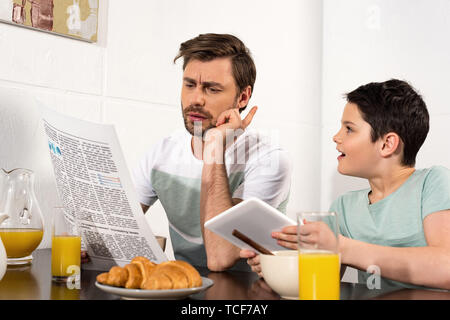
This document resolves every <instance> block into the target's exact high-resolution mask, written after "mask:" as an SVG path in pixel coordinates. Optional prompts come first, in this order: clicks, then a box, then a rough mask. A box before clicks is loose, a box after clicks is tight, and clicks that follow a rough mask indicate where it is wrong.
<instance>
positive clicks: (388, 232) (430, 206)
mask: <svg viewBox="0 0 450 320" xmlns="http://www.w3.org/2000/svg"><path fill="white" fill-rule="evenodd" d="M369 192H370V189H364V190H359V191H352V192H349V193H346V194H345V195H343V196H340V197H339V198H337V199H336V200H335V201H334V202H333V204H332V205H331V208H330V211H336V212H337V213H338V221H339V229H340V232H341V234H342V235H343V236H345V237H348V238H351V239H356V240H360V241H364V242H367V243H372V244H377V245H382V246H390V247H424V246H427V241H426V238H425V233H424V230H423V220H424V219H425V217H426V216H427V215H429V214H431V213H434V212H438V211H442V210H447V209H450V170H449V169H447V168H445V167H442V166H433V167H431V168H428V169H420V170H416V171H415V172H414V173H413V174H412V175H411V176H410V177H409V178H408V179H407V180H406V181H405V182H404V183H403V185H401V186H400V187H399V188H398V189H397V190H396V191H395V192H393V193H391V194H390V195H389V196H387V197H386V198H384V199H382V200H380V201H378V202H376V203H374V204H370V202H369V197H368V195H369ZM382 275H383V271H382V270H381V276H382ZM366 277H367V273H365V272H358V278H359V279H358V280H359V282H363V283H365V279H366ZM407 286H409V285H407Z"/></svg>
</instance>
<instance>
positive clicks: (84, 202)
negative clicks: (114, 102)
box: [42, 108, 167, 270]
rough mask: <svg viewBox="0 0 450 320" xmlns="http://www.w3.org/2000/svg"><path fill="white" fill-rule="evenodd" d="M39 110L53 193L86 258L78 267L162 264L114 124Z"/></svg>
mask: <svg viewBox="0 0 450 320" xmlns="http://www.w3.org/2000/svg"><path fill="white" fill-rule="evenodd" d="M43 109H44V111H43V117H42V121H43V126H44V129H45V134H46V136H47V138H48V147H49V150H50V158H51V161H52V164H53V169H54V173H55V179H56V186H57V190H58V195H59V198H60V200H61V202H62V205H63V206H64V208H65V211H66V215H67V218H68V219H67V220H68V221H69V222H72V223H77V225H78V228H79V229H80V231H81V237H82V242H83V247H84V249H85V250H87V251H88V254H89V258H90V262H89V263H86V264H83V265H82V268H83V269H94V270H108V269H109V268H110V267H112V266H113V265H119V266H124V265H125V264H127V263H129V262H130V260H131V259H132V258H133V257H135V256H144V257H147V258H148V259H150V260H151V261H153V262H155V263H160V262H163V261H166V260H167V257H166V255H165V254H164V252H163V251H162V249H161V247H160V246H159V245H158V242H157V240H156V238H155V236H154V234H153V232H152V230H151V228H150V226H149V225H148V223H147V220H146V219H145V216H144V213H143V211H142V208H141V206H140V204H139V202H138V200H137V199H138V198H137V196H136V193H135V189H134V185H133V183H132V180H131V177H130V174H129V171H128V168H127V166H126V163H125V159H124V157H123V154H122V150H121V148H120V145H119V140H118V138H117V134H116V131H115V129H114V126H113V125H106V124H96V123H91V122H87V121H83V120H79V119H75V118H72V117H68V116H66V115H62V114H59V113H57V112H55V111H52V110H49V109H47V108H43Z"/></svg>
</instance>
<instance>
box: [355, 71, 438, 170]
mask: <svg viewBox="0 0 450 320" xmlns="http://www.w3.org/2000/svg"><path fill="white" fill-rule="evenodd" d="M346 97H347V101H348V102H350V103H354V104H356V105H357V106H358V109H359V111H360V112H361V114H362V117H363V119H364V120H365V121H366V122H368V123H369V124H370V126H371V127H372V132H371V136H372V142H375V141H376V140H378V139H379V138H381V137H382V136H383V135H385V134H386V133H389V132H395V133H396V134H398V135H399V137H400V138H401V140H402V141H403V144H404V149H403V158H402V165H404V166H409V167H414V165H415V163H416V155H417V153H418V152H419V149H420V147H421V146H422V144H423V143H424V141H425V139H426V137H427V134H428V130H429V128H430V125H429V121H430V117H429V114H428V110H427V106H426V105H425V102H424V101H423V99H422V97H421V96H420V94H419V93H417V92H416V90H415V89H414V88H413V87H412V86H411V85H410V84H408V83H407V82H405V81H401V80H397V79H391V80H388V81H385V82H372V83H368V84H366V85H362V86H360V87H359V88H357V89H356V90H354V91H352V92H350V93H347V94H346Z"/></svg>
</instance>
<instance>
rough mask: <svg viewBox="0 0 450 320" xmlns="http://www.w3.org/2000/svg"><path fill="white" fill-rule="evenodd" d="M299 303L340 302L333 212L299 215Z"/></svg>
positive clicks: (338, 258) (334, 216) (336, 241)
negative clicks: (301, 301)
mask: <svg viewBox="0 0 450 320" xmlns="http://www.w3.org/2000/svg"><path fill="white" fill-rule="evenodd" d="M297 223H298V229H297V230H298V232H297V233H298V281H299V287H298V288H299V299H300V300H339V297H340V290H339V288H340V257H339V243H338V240H339V229H338V222H337V215H336V213H335V212H299V213H297Z"/></svg>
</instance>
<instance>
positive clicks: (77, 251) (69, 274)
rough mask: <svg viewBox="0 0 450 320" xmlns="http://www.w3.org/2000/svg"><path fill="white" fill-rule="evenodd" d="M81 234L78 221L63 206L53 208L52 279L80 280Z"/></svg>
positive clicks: (59, 280) (60, 280)
mask: <svg viewBox="0 0 450 320" xmlns="http://www.w3.org/2000/svg"><path fill="white" fill-rule="evenodd" d="M80 260H81V235H80V230H79V228H78V225H77V222H76V221H75V220H74V219H73V218H72V217H70V216H69V215H68V214H67V213H66V212H65V210H64V208H62V207H56V208H54V209H53V230H52V280H53V281H57V282H79V280H80Z"/></svg>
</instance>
